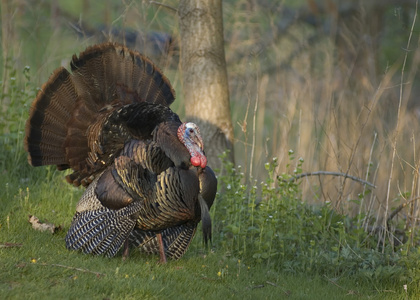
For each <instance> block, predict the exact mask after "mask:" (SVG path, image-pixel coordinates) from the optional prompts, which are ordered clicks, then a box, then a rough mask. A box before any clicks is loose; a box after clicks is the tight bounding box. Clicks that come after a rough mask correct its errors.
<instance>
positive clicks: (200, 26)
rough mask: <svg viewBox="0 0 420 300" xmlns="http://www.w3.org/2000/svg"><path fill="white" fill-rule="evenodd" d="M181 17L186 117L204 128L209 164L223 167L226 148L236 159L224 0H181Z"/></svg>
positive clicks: (230, 157)
mask: <svg viewBox="0 0 420 300" xmlns="http://www.w3.org/2000/svg"><path fill="white" fill-rule="evenodd" d="M178 16H179V24H180V35H181V70H182V82H183V95H184V100H185V107H186V113H187V116H186V119H187V120H190V121H192V122H195V123H196V124H197V125H198V126H199V127H200V130H201V132H202V137H203V142H204V146H205V151H206V155H207V158H208V160H209V165H210V166H211V167H212V168H220V166H221V164H220V159H219V158H218V155H220V154H221V153H223V151H226V150H230V155H229V157H228V158H229V159H230V160H231V161H232V162H233V161H234V155H233V127H232V120H231V115H230V107H229V89H228V80H227V71H226V60H225V51H224V39H223V17H222V1H221V0H181V1H180V3H179V8H178Z"/></svg>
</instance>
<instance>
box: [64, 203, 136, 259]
mask: <svg viewBox="0 0 420 300" xmlns="http://www.w3.org/2000/svg"><path fill="white" fill-rule="evenodd" d="M139 209H140V205H139V203H138V202H134V203H132V204H130V205H129V206H127V207H125V208H123V209H120V210H110V209H107V208H100V209H97V210H91V211H90V210H88V211H83V212H78V213H76V215H75V216H74V218H73V221H72V224H71V226H70V229H69V231H68V232H67V235H66V238H65V241H66V246H67V248H68V249H72V250H82V251H83V252H84V253H93V254H104V255H106V256H109V257H112V256H115V254H116V253H117V252H118V250H119V249H120V248H121V246H122V245H123V243H124V241H125V240H126V239H127V238H128V237H129V235H130V232H131V231H132V230H133V228H134V226H135V225H136V218H135V217H133V216H134V215H135V214H136V212H137V211H138V210H139Z"/></svg>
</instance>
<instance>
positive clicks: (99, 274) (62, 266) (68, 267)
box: [40, 263, 106, 277]
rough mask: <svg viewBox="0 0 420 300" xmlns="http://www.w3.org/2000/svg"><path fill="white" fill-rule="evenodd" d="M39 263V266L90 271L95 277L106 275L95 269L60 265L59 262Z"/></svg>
mask: <svg viewBox="0 0 420 300" xmlns="http://www.w3.org/2000/svg"><path fill="white" fill-rule="evenodd" d="M40 265H41V266H53V267H59V268H65V269H69V270H76V271H79V272H83V273H91V274H95V275H96V276H97V277H100V276H105V275H106V274H103V273H99V272H95V271H90V270H86V269H81V268H76V267H70V266H65V265H60V264H46V263H42V264H40Z"/></svg>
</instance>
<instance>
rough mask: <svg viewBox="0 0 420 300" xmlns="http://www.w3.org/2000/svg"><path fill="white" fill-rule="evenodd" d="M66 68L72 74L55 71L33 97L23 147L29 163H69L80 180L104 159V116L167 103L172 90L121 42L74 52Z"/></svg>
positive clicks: (148, 65) (154, 70) (172, 99)
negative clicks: (135, 105)
mask: <svg viewBox="0 0 420 300" xmlns="http://www.w3.org/2000/svg"><path fill="white" fill-rule="evenodd" d="M70 66H71V73H69V72H68V71H67V70H66V69H64V68H59V69H58V70H57V71H55V72H54V73H53V75H52V76H51V77H50V79H49V80H48V81H47V83H45V84H44V85H43V87H42V91H41V92H40V94H39V95H38V96H37V98H36V99H35V101H34V103H33V105H32V107H31V113H30V117H29V119H28V121H27V124H26V138H25V148H26V150H27V151H28V152H29V161H30V163H31V164H32V165H34V166H40V165H46V164H56V165H58V166H60V168H66V167H67V166H70V167H71V168H72V169H74V170H75V171H78V173H77V175H76V176H75V178H72V179H74V180H75V181H76V183H78V182H79V181H80V180H82V179H83V178H84V177H88V176H90V175H91V174H90V173H86V172H90V171H91V170H96V171H97V168H98V165H95V164H96V161H99V160H102V159H103V157H101V155H102V154H103V153H102V149H101V147H102V146H101V145H100V141H98V139H99V138H100V134H101V131H102V130H103V128H102V125H103V122H104V120H105V119H106V118H107V115H109V114H110V113H111V112H112V111H114V110H115V109H117V108H119V107H121V106H123V105H125V104H131V103H137V102H150V103H156V104H162V105H165V106H169V105H170V104H171V103H172V102H173V101H174V99H175V93H174V90H173V88H172V87H171V85H170V83H169V80H168V79H167V78H166V77H165V76H164V75H163V74H162V72H161V71H160V70H159V69H158V68H157V67H156V66H154V64H153V63H152V62H151V61H150V60H149V59H148V58H146V57H144V56H142V55H141V54H139V53H137V52H133V51H131V50H129V49H127V48H125V47H123V46H120V45H116V44H112V43H105V44H100V45H95V46H92V47H89V48H87V49H86V50H85V51H84V52H82V53H80V55H79V56H78V57H77V56H76V55H74V56H73V58H72V61H71V63H70ZM122 143H123V142H122ZM117 144H118V143H117ZM105 154H106V155H105ZM105 154H104V157H105V156H106V157H109V153H105ZM105 163H108V162H107V161H105ZM72 181H73V180H72Z"/></svg>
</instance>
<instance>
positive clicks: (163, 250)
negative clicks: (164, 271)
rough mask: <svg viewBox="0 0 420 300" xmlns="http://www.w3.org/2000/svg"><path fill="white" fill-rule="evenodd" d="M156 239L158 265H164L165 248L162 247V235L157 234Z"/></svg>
mask: <svg viewBox="0 0 420 300" xmlns="http://www.w3.org/2000/svg"><path fill="white" fill-rule="evenodd" d="M156 237H157V239H158V243H159V254H160V263H161V264H166V255H165V248H164V247H163V240H162V234H161V233H160V232H159V233H157V234H156Z"/></svg>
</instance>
